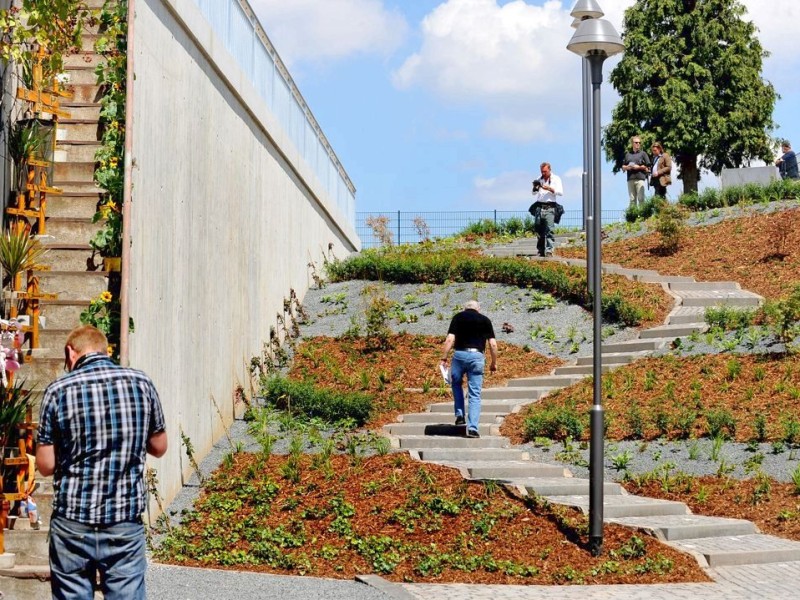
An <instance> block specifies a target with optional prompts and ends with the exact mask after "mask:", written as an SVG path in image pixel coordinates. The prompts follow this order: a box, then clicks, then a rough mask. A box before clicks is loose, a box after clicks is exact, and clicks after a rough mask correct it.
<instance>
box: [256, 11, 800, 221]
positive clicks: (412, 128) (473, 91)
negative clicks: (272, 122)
mask: <svg viewBox="0 0 800 600" xmlns="http://www.w3.org/2000/svg"><path fill="white" fill-rule="evenodd" d="M598 1H599V4H600V6H601V7H602V8H603V10H604V11H605V13H606V17H605V18H607V19H608V20H610V21H611V22H612V23H613V24H614V26H615V27H616V28H617V30H618V31H621V26H622V15H623V12H624V10H625V8H627V7H628V6H631V5H632V4H633V0H598ZM742 1H743V4H744V5H745V6H746V7H747V9H748V18H749V19H750V20H752V21H754V23H755V24H756V26H757V27H758V28H759V30H760V32H759V38H760V39H761V42H762V45H763V46H764V47H765V48H766V49H767V50H768V51H769V52H771V56H770V57H769V58H767V59H766V61H765V63H764V73H763V74H764V77H765V78H766V79H767V80H769V81H771V82H772V83H773V85H774V86H775V87H776V89H777V91H778V93H779V94H780V95H781V96H782V98H781V99H780V100H779V101H778V103H777V105H776V108H775V112H774V115H773V117H774V119H775V121H776V122H777V123H778V125H779V126H780V128H779V129H778V130H777V131H776V132H775V135H776V136H778V137H785V138H788V139H790V140H792V141H793V142H794V147H795V148H797V147H800V79H799V78H798V77H797V73H798V72H800V52H797V51H796V48H795V47H794V46H795V42H796V39H795V38H796V36H797V23H800V2H797V0H742ZM250 3H251V5H252V7H253V9H254V10H255V12H256V14H258V16H259V18H260V21H261V23H262V25H263V27H264V29H265V31H266V32H267V35H268V36H269V37H270V39H271V40H272V42H273V44H274V45H275V47H276V48H277V50H278V52H279V54H280V55H281V58H282V59H283V60H284V62H285V63H286V64H287V65H288V67H289V70H290V72H291V73H292V76H293V77H294V79H295V81H296V82H297V84H298V87H299V88H300V91H301V93H302V94H303V96H304V97H305V99H306V101H307V102H308V104H309V106H310V107H311V110H312V112H313V113H314V115H315V117H316V118H317V121H318V122H319V123H320V125H321V126H322V128H323V131H324V132H325V135H326V136H327V137H328V139H329V140H330V142H331V144H332V146H333V148H334V150H335V151H336V153H337V155H338V156H339V158H340V160H341V162H342V164H343V165H344V167H345V169H346V170H347V172H348V174H349V175H350V178H351V179H352V180H353V182H354V184H355V186H356V188H357V193H356V200H357V206H356V210H357V211H372V212H391V211H397V210H402V211H412V212H414V211H419V212H427V211H454V210H491V209H497V210H526V209H527V207H528V205H529V204H530V197H531V196H530V182H531V180H532V179H533V178H534V177H536V176H538V173H539V168H538V165H539V164H540V163H541V162H542V161H545V160H546V161H549V162H551V163H552V165H553V172H554V173H556V174H558V175H560V176H561V177H562V180H563V182H564V188H565V198H564V201H565V205H566V207H567V209H577V208H578V207H579V206H580V204H581V198H580V194H581V192H580V173H581V170H582V169H581V165H582V148H581V144H582V134H581V105H580V102H581V92H580V69H581V66H580V59H579V58H578V57H577V56H575V55H574V54H572V53H570V52H569V51H567V50H566V44H567V43H568V41H569V39H570V37H571V35H572V32H573V30H572V29H571V28H570V23H571V21H572V19H571V18H570V17H569V11H570V10H571V8H572V5H573V4H574V2H573V0H569V1H565V2H560V1H558V0H547V1H546V0H527V1H526V2H523V1H522V0H513V1H502V0H438V1H436V0H404V1H400V0H291V1H287V0H250ZM614 64H616V61H615V59H613V58H612V59H609V60H608V61H607V62H606V65H605V69H604V73H605V75H606V77H607V76H608V73H609V72H610V70H611V69H612V68H613V66H614ZM617 99H618V98H617V96H616V94H615V93H614V91H613V89H612V88H611V86H610V85H609V84H606V85H604V86H603V100H602V105H603V106H602V108H603V124H605V123H607V122H608V119H609V115H610V111H611V108H612V107H613V106H614V104H615V103H616V101H617ZM632 133H633V132H632ZM668 150H669V149H668ZM703 185H712V186H713V185H717V183H716V178H714V177H713V176H710V175H709V176H706V177H705V178H704V181H703V182H701V186H703ZM680 189H681V184H680V182H678V184H677V185H673V186H672V189H671V190H670V191H671V196H672V197H673V198H674V197H676V195H677V193H678V192H679V191H680ZM626 206H627V192H626V185H625V180H624V176H623V175H622V174H617V175H613V174H612V173H611V166H610V164H608V163H605V162H604V168H603V209H604V210H606V209H611V210H614V209H624V208H625V207H626Z"/></svg>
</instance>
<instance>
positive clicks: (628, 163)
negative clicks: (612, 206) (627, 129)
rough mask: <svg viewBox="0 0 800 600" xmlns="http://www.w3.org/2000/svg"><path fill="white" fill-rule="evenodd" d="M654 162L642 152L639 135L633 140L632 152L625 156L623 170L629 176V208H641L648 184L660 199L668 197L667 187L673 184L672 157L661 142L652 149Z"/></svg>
mask: <svg viewBox="0 0 800 600" xmlns="http://www.w3.org/2000/svg"><path fill="white" fill-rule="evenodd" d="M650 151H651V152H652V153H653V158H652V160H651V159H650V156H648V154H647V152H645V151H644V150H642V140H641V138H640V137H639V136H638V135H635V136H633V137H632V138H631V151H630V152H627V153H626V154H625V158H624V160H623V161H622V170H623V171H625V174H626V175H627V176H628V202H629V206H631V207H636V206H641V205H642V204H643V203H644V192H645V186H646V184H647V182H649V183H650V186H651V187H652V188H653V191H655V194H656V196H658V197H659V198H666V197H667V186H668V185H670V184H671V183H672V157H671V156H670V155H669V154H667V153H666V152H665V151H664V146H662V145H661V142H653V144H652V146H651V147H650Z"/></svg>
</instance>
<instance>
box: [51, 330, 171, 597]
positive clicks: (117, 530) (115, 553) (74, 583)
mask: <svg viewBox="0 0 800 600" xmlns="http://www.w3.org/2000/svg"><path fill="white" fill-rule="evenodd" d="M107 348H108V341H107V340H106V336H105V335H104V334H103V332H101V331H100V330H98V329H96V328H94V327H91V326H84V327H79V328H77V329H75V330H73V331H72V332H70V334H69V336H68V337H67V343H66V345H65V347H64V358H65V367H66V369H67V371H69V373H68V374H67V375H64V376H62V377H60V378H58V379H57V380H56V381H54V382H53V383H51V384H50V385H49V386H48V387H47V389H46V390H45V393H44V399H43V400H42V411H41V417H40V419H39V446H38V448H37V450H36V465H37V467H38V469H39V472H40V473H41V474H42V475H44V476H48V475H54V477H53V483H54V485H55V489H56V493H55V498H54V503H53V518H52V520H51V522H50V573H51V579H50V585H51V590H52V594H53V598H75V599H77V598H86V599H87V600H89V599H91V598H93V597H94V584H95V582H96V578H97V573H98V572H99V574H100V580H101V587H102V590H103V593H104V596H105V598H106V600H110V599H120V600H121V599H123V598H124V599H125V600H129V599H144V598H145V584H144V575H145V570H146V568H147V561H146V559H145V536H144V525H143V524H142V513H143V512H144V510H145V487H144V469H145V457H146V454H148V453H149V454H151V455H153V456H155V457H160V456H163V455H164V453H165V452H166V451H167V434H166V431H165V425H164V413H163V410H162V408H161V401H160V400H159V397H158V392H156V389H155V386H154V385H153V382H152V381H151V380H150V378H149V377H147V375H145V374H144V373H142V372H141V371H137V370H135V369H129V368H125V367H120V366H119V365H116V364H114V363H113V362H112V361H111V359H110V358H109V357H108V354H107Z"/></svg>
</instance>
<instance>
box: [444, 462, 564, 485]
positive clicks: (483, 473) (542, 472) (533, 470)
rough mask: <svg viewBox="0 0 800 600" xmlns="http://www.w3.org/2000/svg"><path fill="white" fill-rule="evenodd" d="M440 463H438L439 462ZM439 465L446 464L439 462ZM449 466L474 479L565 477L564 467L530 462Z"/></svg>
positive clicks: (469, 463)
mask: <svg viewBox="0 0 800 600" xmlns="http://www.w3.org/2000/svg"><path fill="white" fill-rule="evenodd" d="M437 462H438V461H437ZM439 464H445V463H444V462H439ZM446 464H447V466H450V467H456V468H460V469H464V470H466V471H467V473H469V476H470V477H471V478H472V479H503V480H507V479H516V478H521V477H564V475H565V473H567V472H568V471H567V470H566V469H565V468H564V467H559V466H556V465H548V464H546V463H540V462H533V461H530V460H516V461H511V460H507V461H447V462H446Z"/></svg>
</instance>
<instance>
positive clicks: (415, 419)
mask: <svg viewBox="0 0 800 600" xmlns="http://www.w3.org/2000/svg"><path fill="white" fill-rule="evenodd" d="M507 414H508V413H494V412H485V411H483V410H482V411H481V417H480V422H481V423H497V422H498V419H502V418H503V417H504V416H506V415H507ZM400 419H402V421H401V422H402V423H427V424H429V425H435V424H440V425H453V424H454V422H455V417H454V416H451V415H446V414H445V413H436V412H426V413H409V414H405V415H401V416H400ZM460 427H465V425H461V426H460Z"/></svg>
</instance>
